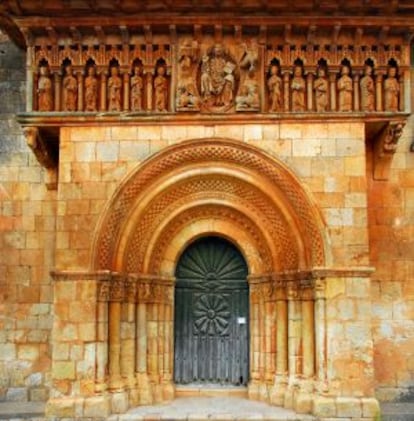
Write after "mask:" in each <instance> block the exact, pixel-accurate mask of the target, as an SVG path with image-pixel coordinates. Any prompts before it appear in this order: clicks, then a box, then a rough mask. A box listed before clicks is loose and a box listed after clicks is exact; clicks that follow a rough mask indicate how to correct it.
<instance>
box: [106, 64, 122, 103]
mask: <svg viewBox="0 0 414 421" xmlns="http://www.w3.org/2000/svg"><path fill="white" fill-rule="evenodd" d="M121 92H122V79H121V76H119V68H118V66H115V65H114V66H111V68H110V77H109V79H108V111H121Z"/></svg>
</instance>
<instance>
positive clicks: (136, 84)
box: [131, 66, 144, 111]
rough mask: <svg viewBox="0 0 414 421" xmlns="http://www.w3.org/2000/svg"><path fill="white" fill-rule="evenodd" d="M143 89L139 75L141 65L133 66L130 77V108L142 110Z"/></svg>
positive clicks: (142, 82)
mask: <svg viewBox="0 0 414 421" xmlns="http://www.w3.org/2000/svg"><path fill="white" fill-rule="evenodd" d="M143 89H144V81H143V79H142V76H141V67H140V66H134V73H133V76H132V77H131V110H132V111H141V110H142V93H143Z"/></svg>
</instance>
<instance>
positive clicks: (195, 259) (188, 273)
mask: <svg viewBox="0 0 414 421" xmlns="http://www.w3.org/2000/svg"><path fill="white" fill-rule="evenodd" d="M176 278H177V283H176V289H175V320H174V324H175V329H174V339H175V343H174V348H175V349H174V352H175V354H174V379H175V382H176V383H177V384H189V383H215V384H222V385H226V384H227V385H245V384H247V381H248V373H249V339H248V338H249V331H248V330H249V290H248V284H247V265H246V262H245V260H244V258H243V256H242V255H241V253H240V252H239V251H238V250H237V248H236V247H234V246H233V245H232V244H231V243H229V242H228V241H226V240H224V239H222V238H219V237H205V238H202V239H200V240H197V241H195V242H194V243H192V244H191V245H190V246H189V247H188V248H187V249H186V250H185V251H184V253H183V254H182V256H181V257H180V260H179V262H178V265H177V269H176Z"/></svg>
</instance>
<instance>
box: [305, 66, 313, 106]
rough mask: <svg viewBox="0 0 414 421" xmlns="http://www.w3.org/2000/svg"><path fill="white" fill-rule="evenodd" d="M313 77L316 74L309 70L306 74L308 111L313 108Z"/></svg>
mask: <svg viewBox="0 0 414 421" xmlns="http://www.w3.org/2000/svg"><path fill="white" fill-rule="evenodd" d="M313 79H314V74H313V73H311V72H308V74H307V75H306V88H307V101H308V111H312V110H313V103H314V99H313Z"/></svg>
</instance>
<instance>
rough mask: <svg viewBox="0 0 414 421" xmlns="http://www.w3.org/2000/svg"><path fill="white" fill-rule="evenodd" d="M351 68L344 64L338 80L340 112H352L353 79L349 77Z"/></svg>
mask: <svg viewBox="0 0 414 421" xmlns="http://www.w3.org/2000/svg"><path fill="white" fill-rule="evenodd" d="M349 73H350V69H349V66H348V65H346V64H344V65H342V68H341V76H340V78H339V79H338V102H339V103H338V110H339V111H352V91H353V89H352V79H351V77H350V76H349Z"/></svg>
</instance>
